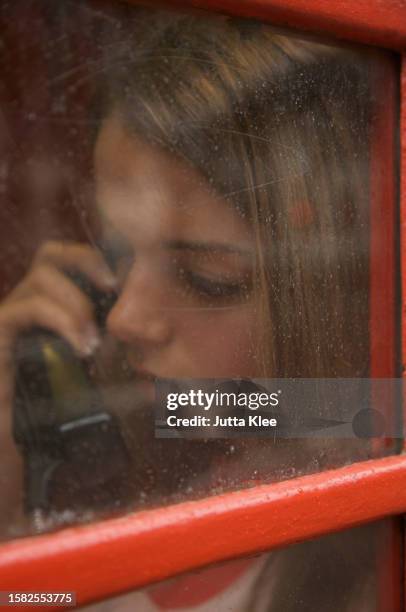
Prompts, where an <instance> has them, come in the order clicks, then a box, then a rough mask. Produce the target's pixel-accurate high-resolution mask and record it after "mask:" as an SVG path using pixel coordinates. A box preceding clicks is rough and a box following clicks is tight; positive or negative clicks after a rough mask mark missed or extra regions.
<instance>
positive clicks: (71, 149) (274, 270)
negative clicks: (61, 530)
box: [0, 0, 396, 539]
mask: <svg viewBox="0 0 406 612" xmlns="http://www.w3.org/2000/svg"><path fill="white" fill-rule="evenodd" d="M0 18H1V38H0V45H1V54H0V64H1V77H0V126H1V130H0V233H1V240H0V270H1V275H0V293H1V303H0V382H1V384H0V394H1V421H0V423H1V453H2V461H1V463H0V482H1V486H2V491H3V494H2V500H1V502H0V503H1V516H0V531H1V537H2V538H3V539H7V538H12V537H17V536H20V535H24V534H27V533H39V532H42V531H44V530H51V529H54V528H57V527H59V526H61V525H66V524H70V523H72V522H81V521H88V520H93V519H96V518H100V517H105V516H116V515H118V514H121V513H125V512H129V511H132V510H134V509H135V510H137V509H140V508H149V507H153V506H157V505H162V504H163V505H165V504H170V503H176V502H179V501H182V500H185V499H198V498H201V497H204V496H206V495H213V494H216V493H218V492H224V491H228V490H234V489H238V488H243V487H249V486H253V485H255V484H257V483H263V482H273V481H277V480H281V479H286V478H291V477H294V476H297V475H301V474H307V473H311V472H317V471H320V470H324V469H327V468H331V467H336V466H339V465H343V464H347V463H350V462H353V461H357V460H363V459H368V458H370V457H372V456H379V455H383V454H386V453H391V452H395V451H396V443H395V442H391V441H390V440H389V441H382V442H381V441H379V440H378V442H377V440H376V439H374V440H372V441H371V440H370V439H368V438H367V437H363V436H361V437H357V436H356V435H354V436H352V437H349V438H345V437H337V438H335V437H334V436H330V437H323V436H322V435H318V436H316V437H315V438H312V439H301V438H300V439H297V438H295V436H290V437H289V436H285V437H280V436H278V435H274V434H273V433H272V434H271V435H269V436H258V437H256V436H254V437H250V438H247V439H246V438H242V437H241V438H240V437H235V438H230V439H228V438H226V437H221V436H220V437H213V436H211V435H209V434H208V435H207V436H204V435H202V436H200V437H199V438H198V439H178V438H175V439H166V438H162V437H157V436H156V435H155V433H156V432H155V421H154V402H155V400H156V381H157V380H168V379H169V380H171V379H176V380H182V379H198V380H200V379H202V380H208V379H215V380H222V381H231V382H232V381H235V380H238V379H239V380H245V381H246V380H248V381H249V380H251V379H256V380H262V379H274V378H278V379H320V378H329V379H336V378H340V379H343V380H345V379H347V378H348V379H350V378H351V379H358V378H365V379H368V377H369V376H370V375H371V346H372V334H373V333H374V334H376V329H377V328H379V325H381V324H382V321H380V322H377V321H376V320H375V321H372V320H371V313H372V310H371V308H372V307H371V304H372V303H373V301H372V298H371V282H372V281H371V278H373V265H372V263H371V262H372V261H373V258H372V255H374V253H373V252H372V251H371V248H372V247H371V241H370V235H371V231H372V229H374V232H375V234H374V235H375V237H376V233H378V236H380V238H381V243H383V242H384V241H385V238H386V235H383V232H384V229H383V228H384V227H385V225H384V224H381V225H379V226H378V227H376V223H375V219H374V216H373V214H372V212H371V211H372V210H379V211H380V214H381V216H382V215H383V216H384V214H385V213H384V212H382V207H383V203H381V202H376V201H375V200H374V197H375V198H376V184H375V183H373V180H375V181H376V177H379V176H386V177H388V176H389V177H390V176H391V172H392V168H391V167H388V163H389V162H388V159H387V158H385V159H384V158H383V157H379V151H378V149H377V146H376V135H375V131H374V129H375V124H376V123H377V117H378V116H381V115H382V112H383V111H385V112H390V110H391V109H388V106H389V105H388V104H387V103H386V102H385V106H384V105H383V104H382V96H383V95H384V94H385V95H386V91H382V90H378V89H377V88H376V81H377V80H379V79H377V75H379V74H380V71H382V67H385V66H387V67H391V66H392V59H393V58H391V57H390V56H389V55H388V56H387V55H386V54H384V53H382V54H381V53H380V52H377V51H375V50H368V49H366V48H363V49H358V48H357V47H353V46H345V45H338V44H337V43H336V44H335V45H332V44H328V43H326V42H320V41H316V40H313V39H312V38H310V37H306V36H302V35H299V34H297V33H293V32H285V31H282V30H279V29H278V28H275V27H273V26H272V25H270V24H263V23H259V22H256V21H251V20H245V19H237V18H231V17H226V16H220V15H217V16H214V15H210V14H206V13H200V12H197V13H195V12H193V13H190V14H189V13H181V12H171V11H165V10H164V9H151V8H149V9H146V8H140V7H135V6H128V5H126V4H125V3H118V2H117V3H114V2H111V3H110V2H104V1H103V2H102V1H101V0H100V1H97V0H93V1H88V2H87V1H83V2H80V3H79V2H73V1H70V0H63V1H60V2H52V1H50V0H33V1H31V2H29V3H27V2H25V1H24V0H16V1H13V2H11V1H6V0H3V2H1V4H0ZM381 82H382V81H381ZM387 129H388V130H390V125H388V128H387ZM385 164H386V165H385ZM372 167H373V168H374V171H373V172H372V170H371V169H372ZM372 175H373V176H372ZM373 185H375V188H373ZM378 191H379V190H378ZM388 214H389V213H388ZM378 243H379V241H378V242H377V241H376V240H375V242H374V243H373V245H376V244H378ZM390 245H391V243H390V242H389V247H387V248H390ZM375 259H376V253H375ZM386 260H388V258H386ZM385 273H386V272H385ZM390 274H391V271H390V270H388V271H387V274H386V277H385V278H387V279H389V278H390ZM385 282H386V281H385ZM388 282H389V281H388ZM375 293H376V291H375ZM386 294H387V291H386V285H384V286H382V287H380V295H381V296H382V295H383V296H384V295H386ZM388 316H390V315H388ZM375 341H376V338H375ZM387 341H388V342H392V341H393V338H392V339H391V338H387ZM375 373H376V372H375ZM395 374H396V373H395V372H393V371H392V370H390V371H388V370H386V371H383V372H381V375H383V376H387V377H393V376H395ZM391 408H394V406H391ZM297 412H298V413H300V412H301V410H300V409H299V408H298V410H297ZM393 413H394V410H393V411H392V414H393ZM320 414H322V416H323V418H324V419H329V418H330V419H333V418H334V415H331V414H329V411H328V409H327V408H326V409H325V407H324V406H321V407H320Z"/></svg>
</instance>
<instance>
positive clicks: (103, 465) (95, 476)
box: [13, 274, 129, 517]
mask: <svg viewBox="0 0 406 612" xmlns="http://www.w3.org/2000/svg"><path fill="white" fill-rule="evenodd" d="M70 276H71V278H72V279H73V280H74V281H75V283H76V284H77V285H78V286H79V287H80V288H81V289H82V291H84V292H85V293H86V294H87V295H88V296H89V298H90V299H91V300H92V302H93V304H94V309H95V318H96V322H97V324H98V326H99V327H101V328H102V327H103V326H104V323H105V319H106V316H107V313H108V311H109V310H110V308H111V307H112V305H113V303H114V301H115V299H116V296H115V295H114V294H113V293H110V294H108V293H102V292H100V291H98V290H97V289H96V288H95V287H94V286H93V285H91V284H90V283H89V281H88V280H86V279H85V278H84V277H82V276H80V275H78V274H75V275H73V274H71V275H70ZM15 365H16V375H15V393H14V405H13V435H14V439H15V442H16V444H17V445H18V447H19V448H20V450H21V452H22V455H23V459H24V507H25V512H26V513H27V514H28V515H30V516H38V513H40V515H41V516H43V517H46V516H47V515H48V514H50V513H51V512H53V511H55V512H63V511H66V510H69V511H73V512H75V511H77V512H83V511H96V510H100V509H102V510H104V509H111V508H115V507H117V505H118V503H119V500H120V497H121V496H122V495H123V494H124V490H125V482H126V478H127V472H128V469H129V461H128V453H127V449H126V445H125V442H124V438H123V436H122V433H121V431H120V426H119V423H118V420H117V418H116V417H115V416H114V415H113V414H112V413H111V412H109V411H108V410H107V409H106V408H105V406H104V403H103V398H102V394H101V393H100V389H98V387H97V384H95V383H94V380H92V377H91V375H90V369H91V359H80V358H79V357H78V356H77V355H76V354H75V352H74V351H73V350H72V349H71V348H70V346H69V345H68V343H67V342H65V341H64V340H63V339H61V338H60V337H58V336H57V335H56V334H53V333H51V332H49V331H46V330H45V329H41V328H35V329H32V330H30V331H29V332H28V333H24V334H21V336H20V337H19V338H18V341H17V343H16V348H15Z"/></svg>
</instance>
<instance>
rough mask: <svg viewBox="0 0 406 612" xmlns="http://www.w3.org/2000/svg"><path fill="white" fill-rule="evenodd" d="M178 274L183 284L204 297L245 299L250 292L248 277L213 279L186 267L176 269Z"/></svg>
mask: <svg viewBox="0 0 406 612" xmlns="http://www.w3.org/2000/svg"><path fill="white" fill-rule="evenodd" d="M178 276H179V279H180V280H181V282H182V284H183V286H184V287H185V288H186V289H187V290H189V291H193V292H194V293H195V294H197V295H199V296H200V297H202V298H206V299H215V300H216V299H217V300H221V299H223V300H224V299H225V300H226V299H231V300H233V299H238V300H244V299H247V297H248V295H249V292H250V288H251V286H250V282H249V279H248V278H246V279H241V280H240V279H239V280H214V279H211V278H208V277H207V276H202V275H201V274H196V273H195V272H192V271H191V270H188V269H186V268H183V267H181V268H179V269H178Z"/></svg>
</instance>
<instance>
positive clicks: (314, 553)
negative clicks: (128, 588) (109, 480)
mask: <svg viewBox="0 0 406 612" xmlns="http://www.w3.org/2000/svg"><path fill="white" fill-rule="evenodd" d="M391 529H392V524H391V521H382V522H379V523H372V524H370V525H367V526H365V527H361V528H357V529H351V530H347V531H342V532H339V533H336V534H333V535H328V536H325V537H322V538H317V539H315V540H313V541H311V542H303V543H301V544H296V545H294V546H290V547H287V548H284V549H280V550H276V551H273V552H270V553H269V552H268V553H264V554H261V555H256V556H251V557H248V558H244V559H237V560H234V561H229V562H227V563H223V564H218V565H214V566H212V567H210V568H204V569H201V570H199V571H197V572H190V573H188V574H183V575H182V576H178V577H175V578H172V579H171V580H167V581H165V582H162V583H158V584H155V585H153V586H150V587H148V588H146V589H143V590H140V591H136V592H132V593H127V594H124V595H120V596H118V597H115V598H112V599H106V600H105V601H103V602H101V603H97V604H90V605H87V606H83V607H81V608H80V609H81V610H86V612H124V611H126V610H134V609H136V610H137V612H138V611H139V612H153V611H155V610H159V609H161V610H167V609H171V610H176V609H187V610H191V609H196V610H201V611H202V612H203V611H206V610H207V611H209V610H215V611H216V612H274V611H275V612H279V611H280V610H283V611H284V612H299V611H300V612H302V611H303V612H314V611H315V610H323V612H337V610H340V612H352V611H353V610H357V611H359V612H380V611H382V610H395V609H397V608H398V606H399V605H400V597H399V595H400V592H399V591H396V587H394V586H393V585H395V584H396V581H397V580H399V581H400V555H398V557H395V556H393V550H392V540H391Z"/></svg>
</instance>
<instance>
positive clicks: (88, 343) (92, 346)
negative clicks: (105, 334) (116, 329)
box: [82, 325, 100, 355]
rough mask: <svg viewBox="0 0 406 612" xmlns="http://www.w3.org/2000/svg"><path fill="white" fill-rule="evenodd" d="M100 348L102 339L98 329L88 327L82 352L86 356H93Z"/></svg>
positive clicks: (92, 326) (91, 326)
mask: <svg viewBox="0 0 406 612" xmlns="http://www.w3.org/2000/svg"><path fill="white" fill-rule="evenodd" d="M99 346H100V337H99V334H98V332H97V329H96V327H95V326H94V325H90V326H89V327H87V329H86V331H85V334H84V340H83V343H82V347H83V348H82V350H83V353H84V354H85V355H92V354H93V353H94V352H95V350H96V349H97V348H98V347H99Z"/></svg>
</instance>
